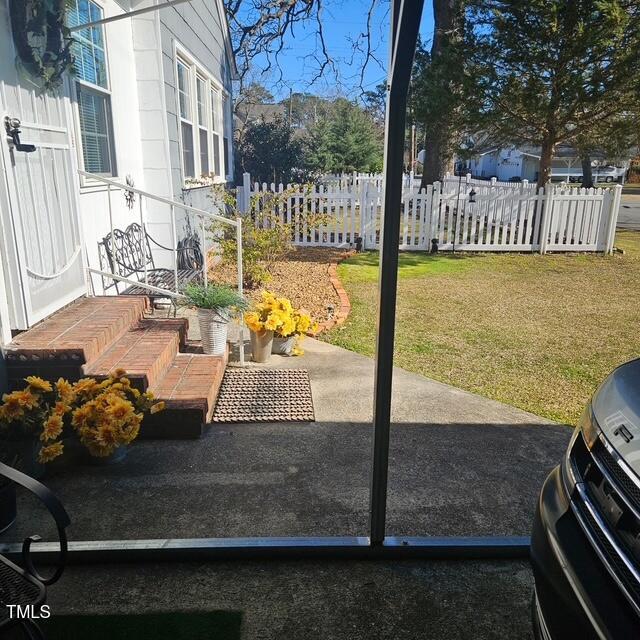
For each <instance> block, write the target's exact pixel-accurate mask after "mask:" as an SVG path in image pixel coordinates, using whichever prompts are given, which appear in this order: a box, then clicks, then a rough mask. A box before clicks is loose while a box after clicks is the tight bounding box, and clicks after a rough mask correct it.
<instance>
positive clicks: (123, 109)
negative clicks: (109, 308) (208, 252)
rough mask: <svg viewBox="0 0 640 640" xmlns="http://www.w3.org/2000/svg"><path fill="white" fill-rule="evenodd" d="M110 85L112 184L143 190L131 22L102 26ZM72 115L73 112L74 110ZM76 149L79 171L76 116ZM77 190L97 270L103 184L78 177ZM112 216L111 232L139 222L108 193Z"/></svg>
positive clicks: (104, 219)
mask: <svg viewBox="0 0 640 640" xmlns="http://www.w3.org/2000/svg"><path fill="white" fill-rule="evenodd" d="M98 2H99V4H101V6H102V7H103V10H104V15H105V17H109V16H112V15H117V14H120V13H122V12H123V8H124V10H128V8H129V6H128V3H124V2H123V3H116V2H115V1H114V0H106V1H102V2H100V0H98ZM104 36H105V41H106V51H107V64H108V68H109V84H110V90H111V109H112V118H113V138H114V147H115V156H116V168H117V176H114V177H113V179H114V180H117V181H118V182H125V180H126V177H127V176H131V177H132V178H133V180H134V182H135V184H136V186H139V187H141V188H144V183H145V177H146V176H144V171H143V169H144V167H143V161H142V148H141V138H142V136H141V131H140V118H139V116H138V112H139V103H138V87H137V78H136V59H135V55H134V49H133V41H134V39H133V25H132V20H131V19H122V20H117V21H115V22H111V23H109V24H106V25H105V26H104ZM74 111H76V110H75V109H74ZM75 119H76V122H75V126H76V141H77V143H76V147H77V148H78V162H79V164H80V166H81V167H82V151H81V149H80V144H81V142H80V136H79V129H78V116H77V111H76V112H75ZM78 184H79V186H80V217H81V223H82V228H83V230H84V238H85V245H86V249H87V258H88V260H89V264H90V265H91V266H96V267H97V266H98V264H99V261H98V248H97V243H98V241H99V240H101V239H102V238H104V236H105V235H107V234H108V233H109V230H110V222H109V203H108V193H107V187H106V186H105V185H104V184H96V183H94V184H93V185H91V184H90V183H88V182H87V180H85V179H82V180H81V179H80V178H78ZM111 203H112V206H111V211H112V216H113V223H114V227H115V228H119V229H124V228H125V227H126V226H127V225H128V224H130V223H131V222H133V221H134V220H139V210H138V208H137V206H136V207H135V208H134V209H133V210H130V209H128V208H127V207H126V205H125V200H124V197H123V194H122V192H120V191H117V190H113V192H112V196H111ZM99 280H100V278H99V277H97V276H94V277H93V284H94V286H95V287H96V293H100V292H101V288H100V287H101V282H99Z"/></svg>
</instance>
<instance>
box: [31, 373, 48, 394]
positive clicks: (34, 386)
mask: <svg viewBox="0 0 640 640" xmlns="http://www.w3.org/2000/svg"><path fill="white" fill-rule="evenodd" d="M25 381H26V383H27V384H28V385H29V389H30V390H31V391H35V392H36V393H47V392H49V391H52V390H53V387H52V386H51V383H50V382H47V381H46V380H43V379H42V378H39V377H38V376H27V377H26V378H25Z"/></svg>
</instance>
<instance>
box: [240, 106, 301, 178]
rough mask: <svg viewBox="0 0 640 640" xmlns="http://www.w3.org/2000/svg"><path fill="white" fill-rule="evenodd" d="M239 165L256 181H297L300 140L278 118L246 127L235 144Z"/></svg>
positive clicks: (299, 162) (299, 170)
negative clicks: (236, 145) (236, 144)
mask: <svg viewBox="0 0 640 640" xmlns="http://www.w3.org/2000/svg"><path fill="white" fill-rule="evenodd" d="M238 155H239V160H240V162H239V164H240V166H241V167H242V170H243V171H247V172H249V173H250V174H251V178H252V179H254V180H257V181H258V182H267V183H270V182H275V183H276V184H277V183H279V182H282V183H283V184H287V183H289V182H295V180H296V179H297V178H299V177H300V176H299V174H300V172H301V167H302V141H301V140H300V139H298V138H296V137H294V135H293V132H292V130H291V127H289V124H288V123H287V122H286V121H285V120H284V118H282V117H278V118H276V119H275V120H274V121H273V122H266V121H265V120H264V119H263V120H261V121H260V122H257V123H250V124H248V125H247V127H246V129H245V131H244V135H243V136H242V138H241V139H240V140H239V142H238Z"/></svg>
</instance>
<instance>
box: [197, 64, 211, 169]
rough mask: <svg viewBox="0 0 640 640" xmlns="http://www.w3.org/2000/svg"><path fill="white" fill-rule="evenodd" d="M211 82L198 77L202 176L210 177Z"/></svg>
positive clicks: (199, 142) (199, 143)
mask: <svg viewBox="0 0 640 640" xmlns="http://www.w3.org/2000/svg"><path fill="white" fill-rule="evenodd" d="M208 92H209V82H208V81H207V80H205V79H204V78H203V77H202V76H200V75H197V76H196V111H197V114H198V146H199V153H200V174H201V175H203V176H208V175H209V106H208V104H207V103H208V100H207V94H208Z"/></svg>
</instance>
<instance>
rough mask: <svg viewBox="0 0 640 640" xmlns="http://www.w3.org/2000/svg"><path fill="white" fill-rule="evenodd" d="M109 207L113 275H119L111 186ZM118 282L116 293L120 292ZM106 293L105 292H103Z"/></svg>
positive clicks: (108, 193) (108, 195)
mask: <svg viewBox="0 0 640 640" xmlns="http://www.w3.org/2000/svg"><path fill="white" fill-rule="evenodd" d="M107 206H108V208H109V231H110V233H109V241H110V243H111V259H112V260H113V273H118V259H117V257H116V243H115V241H114V239H113V211H112V207H111V185H110V184H107ZM117 284H118V283H117V281H116V291H118V287H117ZM103 293H104V292H103Z"/></svg>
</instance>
